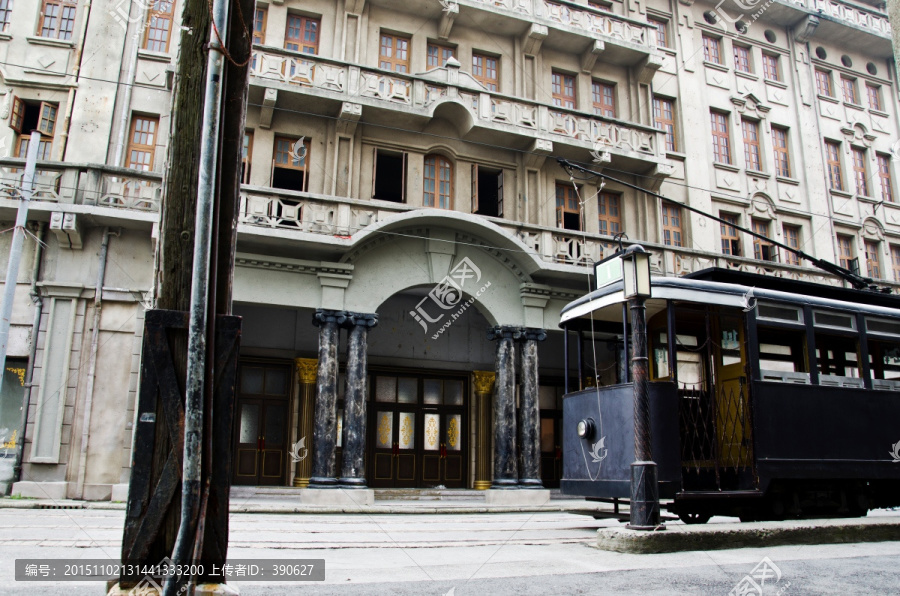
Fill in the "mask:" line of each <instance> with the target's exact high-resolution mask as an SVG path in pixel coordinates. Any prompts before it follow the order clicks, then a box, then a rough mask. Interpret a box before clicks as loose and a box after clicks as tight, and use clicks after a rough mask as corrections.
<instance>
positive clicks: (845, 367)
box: [816, 331, 862, 387]
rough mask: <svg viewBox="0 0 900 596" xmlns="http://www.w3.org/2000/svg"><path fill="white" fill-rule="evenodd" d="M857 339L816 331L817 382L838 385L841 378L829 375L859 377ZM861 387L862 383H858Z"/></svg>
mask: <svg viewBox="0 0 900 596" xmlns="http://www.w3.org/2000/svg"><path fill="white" fill-rule="evenodd" d="M858 349H859V341H858V340H857V338H856V337H851V336H846V335H836V334H831V333H823V332H820V331H816V360H817V362H818V368H819V384H820V385H832V386H838V385H839V384H841V380H839V379H834V378H829V377H843V378H848V377H849V378H854V379H858V378H859V377H860V362H859V353H858ZM859 386H860V387H862V384H861V383H860V385H859Z"/></svg>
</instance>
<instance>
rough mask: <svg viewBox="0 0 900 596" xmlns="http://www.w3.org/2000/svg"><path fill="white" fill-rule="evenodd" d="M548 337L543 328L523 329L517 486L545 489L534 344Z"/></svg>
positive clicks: (535, 349)
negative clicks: (519, 451) (542, 471)
mask: <svg viewBox="0 0 900 596" xmlns="http://www.w3.org/2000/svg"><path fill="white" fill-rule="evenodd" d="M546 338H547V332H546V331H544V330H543V329H531V328H527V329H524V330H523V333H522V334H521V337H520V341H521V342H522V393H521V398H520V403H519V446H520V448H521V451H522V469H521V470H520V471H519V487H520V488H544V485H543V483H542V482H541V410H540V402H539V400H538V387H539V384H538V350H537V344H538V342H539V341H543V340H545V339H546Z"/></svg>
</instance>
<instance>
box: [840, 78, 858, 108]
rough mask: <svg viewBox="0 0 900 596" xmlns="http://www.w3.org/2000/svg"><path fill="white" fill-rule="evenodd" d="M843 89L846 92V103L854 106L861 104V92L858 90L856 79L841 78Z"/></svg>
mask: <svg viewBox="0 0 900 596" xmlns="http://www.w3.org/2000/svg"><path fill="white" fill-rule="evenodd" d="M841 89H842V90H843V91H844V101H845V102H847V103H852V104H854V105H856V104H859V92H858V91H857V89H856V79H848V78H845V77H841Z"/></svg>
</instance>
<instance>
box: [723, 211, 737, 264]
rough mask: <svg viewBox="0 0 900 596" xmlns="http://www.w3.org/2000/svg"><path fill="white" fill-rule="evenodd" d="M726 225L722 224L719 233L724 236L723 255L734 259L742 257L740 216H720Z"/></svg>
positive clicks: (725, 214) (726, 214)
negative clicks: (738, 226)
mask: <svg viewBox="0 0 900 596" xmlns="http://www.w3.org/2000/svg"><path fill="white" fill-rule="evenodd" d="M719 217H721V218H722V219H723V220H725V223H722V224H720V228H719V231H720V232H721V234H722V254H723V255H731V256H733V257H739V256H741V239H740V238H739V237H738V231H737V228H735V227H734V226H736V225H738V216H737V215H734V214H732V213H721V214H719Z"/></svg>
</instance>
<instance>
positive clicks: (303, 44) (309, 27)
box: [284, 14, 320, 54]
mask: <svg viewBox="0 0 900 596" xmlns="http://www.w3.org/2000/svg"><path fill="white" fill-rule="evenodd" d="M319 26H320V23H319V19H314V18H312V17H304V16H300V15H295V14H289V15H288V20H287V32H286V33H285V34H284V49H286V50H293V51H295V52H301V53H303V54H318V53H319Z"/></svg>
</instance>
